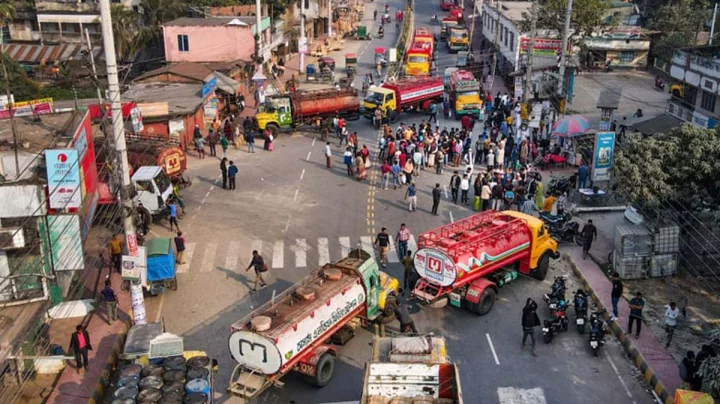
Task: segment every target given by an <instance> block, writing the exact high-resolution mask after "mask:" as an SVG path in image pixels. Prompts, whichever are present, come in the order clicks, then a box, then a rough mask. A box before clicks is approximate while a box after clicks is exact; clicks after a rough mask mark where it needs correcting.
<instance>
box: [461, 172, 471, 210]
mask: <svg viewBox="0 0 720 404" xmlns="http://www.w3.org/2000/svg"><path fill="white" fill-rule="evenodd" d="M469 190H470V178H469V177H468V175H467V174H463V177H462V179H461V180H460V192H461V197H460V203H462V204H465V205H467V204H468V191H469Z"/></svg>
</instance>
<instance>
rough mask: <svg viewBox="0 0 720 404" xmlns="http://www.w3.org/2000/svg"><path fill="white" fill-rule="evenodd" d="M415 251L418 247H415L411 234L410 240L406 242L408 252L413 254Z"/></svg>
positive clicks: (413, 237)
mask: <svg viewBox="0 0 720 404" xmlns="http://www.w3.org/2000/svg"><path fill="white" fill-rule="evenodd" d="M417 249H418V246H417V243H416V242H415V236H413V235H412V234H411V235H410V240H408V251H412V252H413V253H415V251H417Z"/></svg>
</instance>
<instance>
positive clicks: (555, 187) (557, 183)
mask: <svg viewBox="0 0 720 404" xmlns="http://www.w3.org/2000/svg"><path fill="white" fill-rule="evenodd" d="M569 191H570V179H569V178H568V177H556V176H553V177H550V181H549V182H548V185H547V192H548V193H549V194H554V195H560V194H564V193H567V192H569Z"/></svg>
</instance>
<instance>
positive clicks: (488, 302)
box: [468, 287, 497, 316]
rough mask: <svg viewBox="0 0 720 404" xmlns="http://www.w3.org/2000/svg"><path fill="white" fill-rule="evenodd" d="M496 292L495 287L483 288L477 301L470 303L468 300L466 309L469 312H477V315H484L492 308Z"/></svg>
mask: <svg viewBox="0 0 720 404" xmlns="http://www.w3.org/2000/svg"><path fill="white" fill-rule="evenodd" d="M496 295H497V293H495V289H493V288H491V287H488V288H486V289H485V290H483V292H482V295H480V300H478V302H477V303H470V302H468V310H470V311H471V312H473V313H475V314H477V315H478V316H484V315H486V314H488V313H489V312H490V310H492V308H493V305H495V296H496Z"/></svg>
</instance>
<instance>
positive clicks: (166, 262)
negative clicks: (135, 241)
mask: <svg viewBox="0 0 720 404" xmlns="http://www.w3.org/2000/svg"><path fill="white" fill-rule="evenodd" d="M145 248H146V251H147V266H146V268H145V270H144V271H143V273H142V274H141V279H142V286H143V288H144V289H145V290H147V291H148V292H149V293H150V294H151V295H153V296H155V295H157V294H160V293H165V290H166V289H170V290H177V275H176V273H175V253H174V252H173V248H172V241H171V240H170V238H168V237H158V238H153V239H149V240H145Z"/></svg>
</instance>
